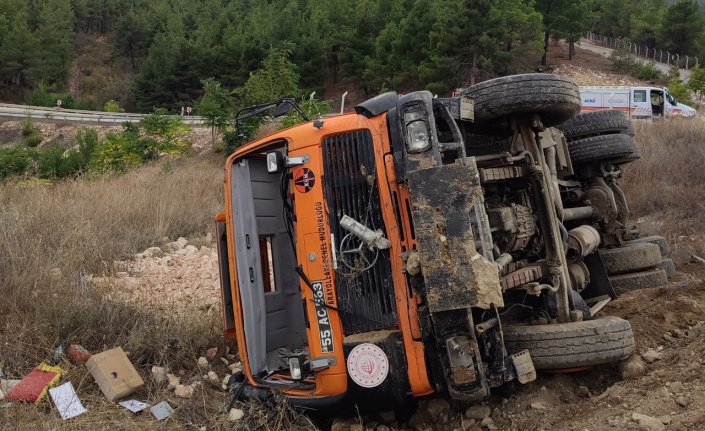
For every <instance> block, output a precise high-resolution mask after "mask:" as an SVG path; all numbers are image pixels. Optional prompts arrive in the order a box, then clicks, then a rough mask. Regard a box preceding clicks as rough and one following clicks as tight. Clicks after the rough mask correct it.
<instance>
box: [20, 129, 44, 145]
mask: <svg viewBox="0 0 705 431" xmlns="http://www.w3.org/2000/svg"><path fill="white" fill-rule="evenodd" d="M24 142H25V143H26V144H27V146H28V147H29V148H35V147H38V146H39V144H41V143H42V135H40V134H39V133H37V132H34V131H33V132H32V133H30V134H29V135H27V136H25V138H24Z"/></svg>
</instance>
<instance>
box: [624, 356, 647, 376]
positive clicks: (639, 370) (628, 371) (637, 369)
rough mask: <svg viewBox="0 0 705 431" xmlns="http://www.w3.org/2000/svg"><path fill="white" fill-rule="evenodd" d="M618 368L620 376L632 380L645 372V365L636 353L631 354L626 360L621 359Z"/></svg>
mask: <svg viewBox="0 0 705 431" xmlns="http://www.w3.org/2000/svg"><path fill="white" fill-rule="evenodd" d="M619 370H620V373H621V374H622V378H623V379H625V380H634V379H638V378H639V377H641V376H643V375H644V373H645V372H646V365H645V364H644V361H642V360H641V357H639V356H638V355H632V356H630V357H629V358H628V359H627V360H625V361H622V362H621V363H620V364H619Z"/></svg>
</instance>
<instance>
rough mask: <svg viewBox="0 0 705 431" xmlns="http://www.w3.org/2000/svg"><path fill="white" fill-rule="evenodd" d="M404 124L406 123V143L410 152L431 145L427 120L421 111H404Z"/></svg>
mask: <svg viewBox="0 0 705 431" xmlns="http://www.w3.org/2000/svg"><path fill="white" fill-rule="evenodd" d="M404 124H405V125H406V143H407V146H408V149H409V151H410V152H412V153H418V152H421V151H426V150H427V149H429V147H431V139H430V136H429V132H428V122H427V121H426V117H425V116H424V115H423V113H422V112H420V111H410V112H407V113H405V114H404Z"/></svg>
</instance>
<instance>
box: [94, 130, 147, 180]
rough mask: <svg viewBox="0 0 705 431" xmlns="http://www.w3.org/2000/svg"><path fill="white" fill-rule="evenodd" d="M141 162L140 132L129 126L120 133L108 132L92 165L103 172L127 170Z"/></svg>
mask: <svg viewBox="0 0 705 431" xmlns="http://www.w3.org/2000/svg"><path fill="white" fill-rule="evenodd" d="M133 127H134V126H133ZM140 163H142V151H141V149H140V144H139V132H138V131H136V130H133V129H131V128H128V127H126V128H125V129H124V130H123V131H122V132H120V133H108V134H107V135H106V136H105V140H104V141H103V142H102V143H101V144H100V145H98V147H97V148H96V149H95V153H94V156H93V159H92V160H91V166H92V167H93V168H94V169H96V170H98V171H101V172H106V171H112V172H125V171H127V169H129V168H132V167H135V166H138V165H139V164H140Z"/></svg>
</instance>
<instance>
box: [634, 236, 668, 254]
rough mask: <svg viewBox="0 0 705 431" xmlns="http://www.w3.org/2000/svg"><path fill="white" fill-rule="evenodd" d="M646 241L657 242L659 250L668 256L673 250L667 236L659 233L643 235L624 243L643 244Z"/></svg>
mask: <svg viewBox="0 0 705 431" xmlns="http://www.w3.org/2000/svg"><path fill="white" fill-rule="evenodd" d="M645 242H648V243H650V244H656V245H657V246H658V248H659V250H660V251H661V256H664V257H665V256H668V255H669V253H670V252H671V250H670V249H669V248H668V241H666V238H664V237H662V236H658V235H649V236H642V237H641V238H637V239H633V240H631V241H626V242H625V243H624V244H627V245H632V244H641V243H645Z"/></svg>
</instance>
